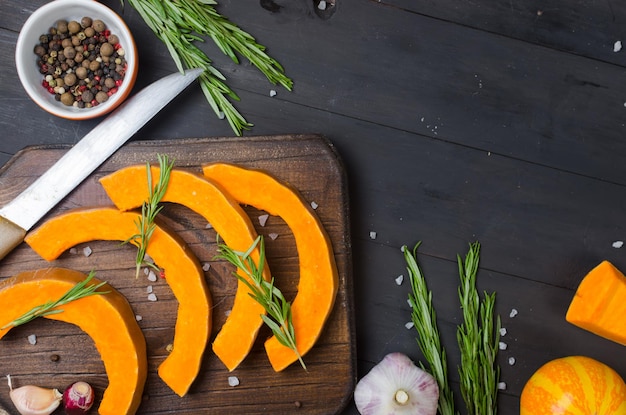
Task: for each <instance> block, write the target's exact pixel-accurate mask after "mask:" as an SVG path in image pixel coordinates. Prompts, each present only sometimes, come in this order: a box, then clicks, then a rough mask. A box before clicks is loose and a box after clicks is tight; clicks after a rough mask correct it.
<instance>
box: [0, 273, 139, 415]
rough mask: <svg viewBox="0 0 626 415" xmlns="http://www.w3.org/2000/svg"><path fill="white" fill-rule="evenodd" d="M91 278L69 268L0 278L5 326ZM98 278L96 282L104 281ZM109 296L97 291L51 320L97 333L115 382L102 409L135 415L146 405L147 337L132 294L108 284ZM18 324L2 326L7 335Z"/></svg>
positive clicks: (110, 414) (0, 321)
mask: <svg viewBox="0 0 626 415" xmlns="http://www.w3.org/2000/svg"><path fill="white" fill-rule="evenodd" d="M85 278H87V276H86V275H84V274H83V273H81V272H78V271H72V270H69V269H63V268H49V269H41V270H36V271H27V272H22V273H20V274H17V275H15V276H13V277H10V278H7V279H5V280H3V281H2V282H0V304H2V308H1V309H0V327H2V326H4V325H6V324H8V323H10V322H12V321H14V320H15V319H17V318H19V317H21V316H22V315H24V314H25V313H26V312H28V311H30V310H31V309H32V308H34V307H36V306H40V305H42V304H45V303H46V302H48V301H56V300H58V299H59V298H60V297H62V296H63V295H64V294H65V293H66V292H67V291H69V290H70V289H71V288H72V287H74V286H75V285H76V284H77V283H79V282H81V281H83V280H84V279H85ZM98 283H100V281H98V280H97V279H96V278H93V279H92V280H91V282H90V284H98ZM98 291H100V292H107V291H108V293H106V294H98V295H92V296H89V297H83V298H81V299H78V300H75V301H72V302H70V303H68V304H65V305H63V306H62V307H60V309H61V310H63V311H62V312H60V313H57V314H50V315H47V316H45V318H48V319H51V320H58V321H63V322H66V323H71V324H74V325H76V326H78V327H79V328H80V329H81V330H83V331H84V332H85V333H86V334H87V335H89V336H90V337H91V339H92V340H93V342H94V345H95V346H96V349H97V350H98V352H99V353H100V358H101V359H102V361H103V363H104V369H105V371H106V374H107V376H108V379H109V384H108V386H107V388H106V389H105V391H104V396H103V397H102V401H101V402H100V406H99V408H98V413H100V414H101V415H119V414H131V415H132V414H134V413H135V412H136V411H137V409H138V408H139V405H140V404H141V399H142V393H143V389H144V385H145V382H146V377H147V372H148V367H147V366H148V361H147V357H146V340H145V338H144V336H143V333H142V331H141V329H140V328H139V326H138V325H137V321H136V320H135V313H134V312H133V310H132V308H131V306H130V304H128V301H127V300H126V298H125V297H124V296H123V295H122V294H120V293H119V292H118V291H116V290H115V289H114V288H113V287H111V286H110V285H108V284H105V285H104V286H102V287H101V288H99V289H98ZM11 328H12V326H9V327H8V328H6V329H3V330H0V338H2V337H4V336H5V335H6V334H7V333H8V332H9V331H10V330H11Z"/></svg>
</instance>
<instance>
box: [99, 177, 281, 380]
mask: <svg viewBox="0 0 626 415" xmlns="http://www.w3.org/2000/svg"><path fill="white" fill-rule="evenodd" d="M159 172H160V170H159V168H158V167H151V174H152V177H159ZM100 183H101V184H102V186H103V187H104V190H105V191H106V192H107V194H108V195H109V197H110V198H111V200H112V201H113V203H114V204H115V205H116V206H117V207H118V208H119V209H121V210H130V209H134V208H137V207H139V206H141V204H142V203H143V202H144V200H146V199H147V198H148V175H147V173H146V167H145V166H130V167H126V168H122V169H120V170H117V171H115V172H113V173H111V174H109V175H107V176H105V177H103V178H101V179H100ZM153 185H156V183H154V184H153ZM161 200H162V201H163V202H171V203H176V204H180V205H182V206H185V207H187V208H188V209H191V210H192V211H194V212H196V213H198V214H199V215H201V216H202V217H203V218H204V219H205V220H206V221H207V222H209V223H210V224H211V225H212V226H213V229H214V230H215V231H216V232H217V233H218V235H219V236H220V238H221V239H222V240H223V241H224V243H225V244H226V245H228V246H229V247H230V248H231V249H233V250H235V251H241V252H246V251H247V250H248V249H249V248H250V246H252V244H253V243H254V240H255V239H256V237H257V233H256V230H255V229H254V226H253V225H252V223H251V222H250V218H249V217H248V215H247V214H246V213H245V212H244V211H243V209H242V208H241V207H240V206H239V204H238V203H237V201H235V200H234V199H232V198H231V197H230V196H229V195H228V194H227V193H226V192H224V191H223V190H222V189H221V188H220V187H219V186H217V185H216V184H214V183H213V182H212V181H210V180H208V179H205V178H204V177H202V176H200V175H198V174H194V173H192V172H189V171H186V170H181V169H173V170H172V171H171V173H170V181H169V184H168V187H167V190H166V192H165V195H164V196H163V198H162V199H161ZM251 257H252V258H253V259H254V260H255V261H257V262H258V260H259V250H258V249H255V250H254V251H253V252H252V253H251ZM239 275H241V276H242V277H244V278H247V279H248V280H249V277H248V276H247V275H245V273H243V272H239ZM264 277H265V278H266V279H267V280H268V281H269V279H270V278H271V276H270V271H269V267H265V269H264ZM249 294H250V289H249V288H248V287H247V286H246V284H244V283H242V282H239V283H238V285H237V292H236V294H235V299H234V301H233V306H232V309H231V312H230V314H229V315H228V317H227V319H226V322H225V323H224V325H223V326H222V327H221V328H220V330H219V332H218V333H217V335H216V337H215V339H214V341H213V346H212V347H213V352H214V353H215V354H216V355H217V357H218V358H219V359H220V360H221V361H222V363H224V365H225V366H226V367H227V368H228V370H229V371H232V370H234V369H235V368H236V367H237V366H239V364H240V363H241V362H242V361H243V360H244V358H245V357H246V356H247V355H248V354H249V353H250V350H251V349H252V346H253V345H254V341H255V339H256V337H257V335H258V332H259V329H260V327H261V325H262V324H263V320H262V319H261V314H264V313H265V310H264V309H263V307H262V306H261V305H259V304H258V303H257V302H256V301H255V300H254V299H252V298H251V297H250V295H249Z"/></svg>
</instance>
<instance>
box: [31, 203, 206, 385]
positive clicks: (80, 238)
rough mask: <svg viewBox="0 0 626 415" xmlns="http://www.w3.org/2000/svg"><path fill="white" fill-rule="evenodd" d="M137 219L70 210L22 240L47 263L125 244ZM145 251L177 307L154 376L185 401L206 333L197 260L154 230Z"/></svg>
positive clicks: (106, 210)
mask: <svg viewBox="0 0 626 415" xmlns="http://www.w3.org/2000/svg"><path fill="white" fill-rule="evenodd" d="M140 216H141V215H139V214H137V213H135V212H121V211H119V210H118V209H116V208H113V207H98V208H81V209H75V210H70V211H67V212H65V213H63V214H61V215H59V216H56V217H53V218H51V219H49V220H47V221H46V222H44V223H43V224H42V225H41V226H40V227H39V228H37V229H35V230H33V231H32V232H30V233H29V234H28V235H27V236H26V239H25V241H26V243H28V245H30V246H31V248H33V250H34V251H35V252H37V253H38V254H39V255H41V257H43V258H44V259H46V260H48V261H52V260H54V259H56V258H58V257H59V255H61V253H63V252H64V251H66V250H67V249H69V248H71V247H72V246H74V245H77V244H79V243H83V242H89V241H95V240H107V241H111V240H116V241H125V240H127V239H128V238H130V237H131V236H132V235H134V234H136V233H137V227H136V224H135V222H136V221H137V220H138V218H139V217H140ZM146 252H147V254H148V255H149V256H150V257H151V258H152V259H153V260H154V261H155V262H156V263H157V264H158V265H159V266H160V267H161V268H163V269H164V270H165V275H167V278H166V279H165V280H166V281H167V283H168V284H169V286H170V289H171V290H172V293H173V294H174V296H175V297H176V299H177V300H178V304H179V305H178V314H177V317H176V327H175V331H174V343H173V344H174V347H173V350H172V352H171V353H170V354H169V355H168V356H167V358H166V359H165V360H164V361H163V362H162V363H161V365H160V366H159V370H158V372H159V376H160V377H161V379H163V381H164V382H165V383H166V384H167V385H168V386H169V387H170V388H171V389H172V390H173V391H174V392H176V393H177V394H178V395H179V396H184V395H185V394H186V393H187V391H188V390H189V387H190V386H191V384H192V382H193V381H194V379H195V378H196V376H197V374H198V372H199V370H200V364H201V363H202V356H203V354H204V349H205V347H206V344H207V342H208V338H209V335H210V333H211V297H210V294H209V290H208V287H207V285H206V283H205V281H204V273H203V272H202V268H201V266H200V264H199V262H198V260H197V259H196V258H195V256H194V255H193V254H192V252H191V251H190V250H189V248H188V247H187V246H186V245H185V243H184V241H182V240H181V239H180V238H178V237H177V236H176V235H175V234H173V233H170V232H168V231H166V230H165V228H163V227H161V226H158V225H157V226H156V228H155V230H154V233H153V234H152V237H151V238H150V242H149V243H148V247H147V249H146Z"/></svg>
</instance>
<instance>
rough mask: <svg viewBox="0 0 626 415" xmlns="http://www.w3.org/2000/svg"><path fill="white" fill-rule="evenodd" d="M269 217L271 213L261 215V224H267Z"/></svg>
mask: <svg viewBox="0 0 626 415" xmlns="http://www.w3.org/2000/svg"><path fill="white" fill-rule="evenodd" d="M269 217H270V215H267V214H265V215H261V216H259V225H261V226H265V224H266V223H267V220H268V219H269Z"/></svg>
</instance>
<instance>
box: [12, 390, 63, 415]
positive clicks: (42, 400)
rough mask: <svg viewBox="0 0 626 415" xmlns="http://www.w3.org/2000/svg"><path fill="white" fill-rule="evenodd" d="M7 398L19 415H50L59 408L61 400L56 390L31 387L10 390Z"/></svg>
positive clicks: (61, 396)
mask: <svg viewBox="0 0 626 415" xmlns="http://www.w3.org/2000/svg"><path fill="white" fill-rule="evenodd" d="M9 396H10V397H11V401H12V402H13V405H15V408H16V409H17V411H18V412H19V413H20V414H21V415H50V414H51V413H52V412H54V410H55V409H57V408H58V407H59V405H60V404H61V399H62V398H63V395H62V394H61V392H59V391H58V390H57V389H46V388H40V387H39V386H33V385H26V386H21V387H19V388H16V389H11V391H10V392H9Z"/></svg>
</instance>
